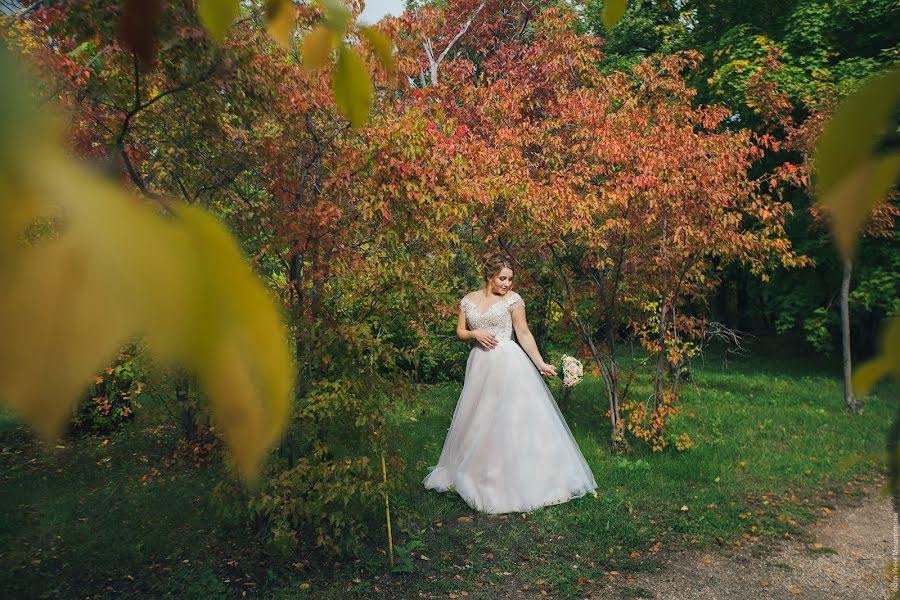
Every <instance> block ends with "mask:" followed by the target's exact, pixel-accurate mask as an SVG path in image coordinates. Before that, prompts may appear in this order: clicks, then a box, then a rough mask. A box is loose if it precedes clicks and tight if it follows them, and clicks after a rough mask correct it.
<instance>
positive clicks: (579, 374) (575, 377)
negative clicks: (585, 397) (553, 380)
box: [559, 354, 584, 388]
mask: <svg viewBox="0 0 900 600" xmlns="http://www.w3.org/2000/svg"><path fill="white" fill-rule="evenodd" d="M559 371H560V373H561V376H562V384H563V387H565V388H572V387H575V386H576V385H578V384H579V383H581V379H582V378H583V377H584V367H583V366H582V364H581V361H580V360H578V359H577V358H575V357H574V356H569V355H568V354H564V355H563V357H562V368H560V370H559Z"/></svg>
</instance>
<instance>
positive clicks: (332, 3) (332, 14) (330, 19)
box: [321, 0, 352, 38]
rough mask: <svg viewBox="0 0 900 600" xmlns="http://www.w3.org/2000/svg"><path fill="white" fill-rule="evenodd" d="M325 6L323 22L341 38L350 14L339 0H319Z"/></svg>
mask: <svg viewBox="0 0 900 600" xmlns="http://www.w3.org/2000/svg"><path fill="white" fill-rule="evenodd" d="M321 2H322V6H324V7H325V22H326V23H327V24H328V27H329V28H331V29H332V30H333V31H334V32H335V34H336V35H337V36H338V37H339V38H341V37H343V36H344V33H345V32H346V31H347V26H348V25H349V24H350V17H351V16H352V15H351V13H350V10H349V9H348V8H347V6H346V5H345V4H344V3H343V2H340V0H321Z"/></svg>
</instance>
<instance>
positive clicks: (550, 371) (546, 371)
mask: <svg viewBox="0 0 900 600" xmlns="http://www.w3.org/2000/svg"><path fill="white" fill-rule="evenodd" d="M538 371H540V372H541V375H547V376H549V377H556V367H554V366H553V365H548V364H547V363H543V364H542V365H541V366H540V367H538Z"/></svg>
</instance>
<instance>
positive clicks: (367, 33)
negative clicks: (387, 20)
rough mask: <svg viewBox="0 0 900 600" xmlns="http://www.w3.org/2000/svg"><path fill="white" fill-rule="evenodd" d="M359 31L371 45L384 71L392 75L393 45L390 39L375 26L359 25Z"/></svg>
mask: <svg viewBox="0 0 900 600" xmlns="http://www.w3.org/2000/svg"><path fill="white" fill-rule="evenodd" d="M359 33H360V35H361V36H362V37H363V38H364V39H365V40H366V41H367V42H369V44H371V45H372V49H373V50H374V51H375V55H376V56H377V57H378V62H380V63H381V66H382V67H383V68H384V71H385V73H387V74H388V76H392V75H393V74H394V45H393V44H392V43H391V40H390V39H389V38H388V37H387V36H386V35H384V34H383V33H382V32H381V30H379V29H376V28H375V27H360V28H359Z"/></svg>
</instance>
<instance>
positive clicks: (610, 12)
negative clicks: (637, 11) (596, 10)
mask: <svg viewBox="0 0 900 600" xmlns="http://www.w3.org/2000/svg"><path fill="white" fill-rule="evenodd" d="M627 6H628V1H627V0H604V1H603V12H602V13H601V18H602V19H603V26H604V27H606V28H607V29H608V30H611V29H612V28H613V27H615V26H616V23H618V22H619V20H620V19H621V18H622V16H623V15H624V14H625V9H626V8H627Z"/></svg>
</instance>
